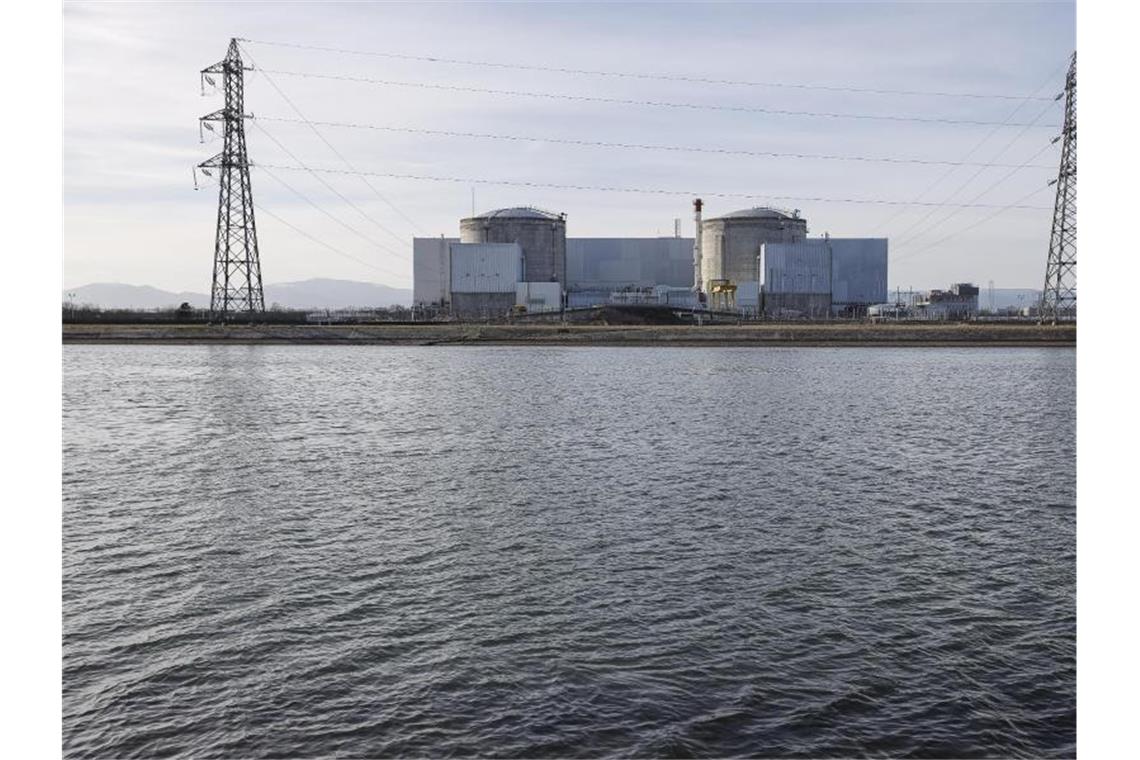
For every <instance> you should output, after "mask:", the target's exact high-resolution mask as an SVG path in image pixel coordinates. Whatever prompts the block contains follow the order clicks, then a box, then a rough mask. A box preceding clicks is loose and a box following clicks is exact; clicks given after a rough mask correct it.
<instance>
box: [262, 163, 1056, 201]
mask: <svg viewBox="0 0 1140 760" xmlns="http://www.w3.org/2000/svg"><path fill="white" fill-rule="evenodd" d="M260 166H263V167H264V166H269V168H271V169H282V170H288V171H312V172H326V173H328V174H353V175H356V174H361V175H365V176H369V177H388V178H392V179H414V180H423V181H427V182H460V183H464V184H475V185H504V186H510V187H537V188H549V189H554V190H590V191H595V192H607V193H640V194H644V195H693V196H709V197H714V198H747V199H753V200H782V201H805V202H815V203H855V204H873V205H888V206H893V205H906V204H911V202H910V201H893V200H884V199H877V198H824V197H808V196H799V195H754V194H748V193H717V192H707V191H698V190H662V189H657V188H643V187H611V186H601V185H567V184H557V183H553V182H527V181H521V180H505V179H484V178H475V177H438V176H427V175H421V174H395V173H388V172H358V171H346V170H344V169H316V168H308V167H303V166H281V165H274V164H268V165H266V164H260ZM917 205H928V206H944V205H950V206H961V207H963V208H996V206H995V205H993V204H984V203H979V204H965V203H962V204H942V203H926V204H917ZM1009 208H1016V209H1032V210H1035V211H1047V210H1048V207H1046V206H1012V207H1009Z"/></svg>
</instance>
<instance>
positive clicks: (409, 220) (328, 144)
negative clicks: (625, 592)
mask: <svg viewBox="0 0 1140 760" xmlns="http://www.w3.org/2000/svg"><path fill="white" fill-rule="evenodd" d="M247 57H249V59H250V63H251V64H253V66H254V69H255V70H258V71H261V72H262V73H263V74H265V81H267V82H269V84H270V86H271V87H273V89H274V90H276V91H277V94H278V95H280V96H281V98H282V99H283V100H284V101H285V102H286V103H288V104H289V107H290V108H292V109H293V113H295V114H297V116H298V117H299V118H300V119H301V120H302V121H303V122H305V123H306V124H308V125H309V128H310V129H311V130H312V131H313V134H315V135H316V136H317V137H318V138H319V139H320V141H321V142H323V143H324V144H325V146H326V147H327V148H328V149H329V150H331V151H332V152H333V154H334V155H335V156H336V157H337V158H339V159H340V160H341V161H342V162H343V163H344V165H345V166H347V167H348V168H350V169H354V168H355V167H354V166H353V165H352V162H351V161H349V160H348V159H347V158H345V157H344V155H343V154H342V153H341V152H340V151H339V150H337V149H336V147H334V146H333V144H332V143H331V142H329V141H328V139H327V138H325V136H324V135H323V134H321V131H320V130H319V129H317V127H316V126H315V125H314V124H313V123H312V122H310V121H309V120H308V118H306V117H305V114H303V113H301V109H300V108H298V107H297V104H296V103H294V102H293V100H292V98H290V97H289V96H288V95H286V94H285V91H284V90H282V89H281V87H280V86H279V85H278V84H277V82H276V81H275V80H274V79H273V77H271V76H269V73H268V72H266V71H265V70H264V69H259V68H258V67H257V65H256V61H254V60H253V57H252V56H249V55H248V51H247ZM361 179H362V180H363V182H364V184H365V185H367V186H368V189H369V190H371V191H372V193H373V194H374V195H375V196H376V197H377V198H379V199H380V200H382V201H383V202H384V203H386V204H388V206H389V207H390V208H391V209H392V210H393V211H395V212H396V213H397V214H399V215H400V216H401V217H403V218H404V220H405V221H406V222H407V223H408V224H410V225H411V226H412V227H413V228H415V229H416V230H418V231H420V232H421V233H424V234H427V233H425V232H424V229H423V228H422V227H420V226H419V225H418V224H416V222H415V221H414V220H413V219H412V218H411V217H410V216H408V215H407V214H405V213H404V212H403V211H401V210H400V209H399V208H398V207H397V206H396V204H394V203H392V201H390V200H388V198H387V197H386V196H385V195H384V194H383V193H381V192H380V191H379V190H377V189H376V187H375V186H374V185H373V184H372V183H371V182H369V181H368V179H367V178H364V177H362V178H361ZM373 221H374V222H375V220H373ZM381 227H383V225H381ZM383 229H384V230H385V231H386V232H390V230H388V229H387V228H386V227H384V228H383Z"/></svg>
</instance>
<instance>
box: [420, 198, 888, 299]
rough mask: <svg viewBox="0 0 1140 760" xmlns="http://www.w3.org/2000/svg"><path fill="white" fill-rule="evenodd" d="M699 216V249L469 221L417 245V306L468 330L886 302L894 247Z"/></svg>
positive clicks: (760, 217) (523, 221)
mask: <svg viewBox="0 0 1140 760" xmlns="http://www.w3.org/2000/svg"><path fill="white" fill-rule="evenodd" d="M693 205H694V212H695V214H694V216H695V219H694V221H695V223H696V235H695V236H694V237H693V238H683V237H681V236H680V234H679V229H678V234H676V235H674V236H673V237H645V238H568V237H567V236H566V216H565V214H556V213H552V212H549V211H543V210H541V209H535V208H530V207H516V208H506V209H498V210H496V211H490V212H487V213H485V214H480V215H478V216H472V217H468V218H466V219H462V220H460V225H459V226H460V237H459V238H458V239H456V238H447V237H442V236H441V237H439V238H416V239H415V240H414V241H413V256H414V262H413V273H414V284H413V298H414V301H415V303H416V304H417V305H418V306H421V307H435V308H437V309H439V310H441V311H443V312H444V313H447V314H450V315H452V316H454V317H456V318H459V319H490V318H499V317H502V316H505V315H506V314H507V312H510V311H515V312H518V311H522V310H525V311H527V312H534V311H549V310H556V309H562V308H579V307H587V306H596V305H601V304H607V303H621V304H657V305H669V306H676V307H678V308H684V309H695V308H700V309H711V310H714V311H719V312H731V313H737V314H740V315H742V316H746V317H760V316H766V317H770V318H810V319H824V318H830V317H833V316H846V317H850V316H862V315H865V314H866V313H867V307H868V306H870V305H872V304H877V303H882V302H883V301H885V300H886V297H887V241H886V239H883V238H868V239H862V238H831V237H828V236H824V237H822V238H815V239H811V238H808V236H807V234H808V228H807V220H806V219H804V218H803V217H802V216H801V215H800V212H799V210H793V211H785V210H782V209H775V208H767V207H759V208H751V209H743V210H740V211H733V212H731V213H728V214H724V215H721V216H717V217H713V218H710V219H702V206H703V204H702V202H701V201H700V200H699V199H698V200H697V201H695V202H694V204H693Z"/></svg>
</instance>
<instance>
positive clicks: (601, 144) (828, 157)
mask: <svg viewBox="0 0 1140 760" xmlns="http://www.w3.org/2000/svg"><path fill="white" fill-rule="evenodd" d="M257 118H258V120H260V121H277V122H282V123H286V124H300V123H303V122H301V121H300V120H298V119H289V118H284V117H278V116H258V117H257ZM311 123H312V124H317V125H320V126H322V127H333V128H337V129H370V130H377V131H381V132H399V133H403V134H414V135H434V136H439V137H467V138H474V139H485V140H507V141H512V142H532V143H553V144H556V145H578V146H583V147H598V148H627V149H635V150H660V151H669V152H678V153H705V154H717V155H727V156H755V157H758V158H797V159H819V160H821V161H865V162H873V163H888V164H922V165H933V166H985V167H1003V168H1011V167H1014V166H1018V164H994V163H981V162H968V161H943V160H938V159H924V158H898V157H891V156H843V155H833V154H828V153H781V152H778V151H766V150H743V149H736V148H704V147H699V146H689V145H654V144H650V143H625V142H608V141H604V140H576V139H571V138H563V137H537V136H530V135H504V134H494V133H488V132H458V131H454V130H446V129H423V128H419V127H393V126H387V125H383V124H360V123H354V122H343V121H313V122H311ZM1026 168H1035V169H1052V168H1053V166H1052V165H1048V164H1040V165H1033V166H1032V167H1026Z"/></svg>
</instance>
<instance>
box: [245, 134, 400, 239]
mask: <svg viewBox="0 0 1140 760" xmlns="http://www.w3.org/2000/svg"><path fill="white" fill-rule="evenodd" d="M253 125H254V126H255V127H257V129H258V130H259V131H260V132H261V133H262V134H263V135H265V136H266V137H268V138H269V139H270V140H272V141H273V143H274V144H275V145H276V146H277V147H278V148H280V149H281V150H282V151H284V152H285V155H287V156H289V158H291V159H293V160H294V161H296V162H297V163H298V164H299V165H300V166H301V167H303V168H304V169H305V170H306V171H308V172H309V174H311V175H312V176H313V178H314V179H316V180H317V181H318V182H320V183H321V184H322V185H324V186H325V187H326V188H328V190H329V191H330V192H332V193H333V194H334V195H336V197H338V198H340V199H341V200H342V201H344V202H345V203H347V204H348V205H350V206H352V208H354V209H356V211H357V213H359V214H360V215H361V216H362V217H364V218H365V219H367V220H368V221H370V222H372V223H373V224H375V225H376V226H377V227H379V228H380V229H382V230H384V232H386V233H388V234H389V235H391V236H392V237H393V238H395V239H396V240H397V241H399V242H400V244H401V245H406V244H407V241H406V240H405V239H404V238H402V237H400V236H399V235H397V234H396V233H395V232H393V231H392V230H390V229H389V228H388V227H387V226H385V225H384V224H382V223H381V222H379V221H377V220H376V218H375V217H373V216H372V215H371V214H369V213H368V212H366V211H365V210H364V209H362V208H360V206H358V205H356V203H354V202H353V201H352V200H351V199H349V198H347V197H345V196H344V195H343V194H342V193H341V192H340V191H339V190H337V189H336V188H335V187H333V186H332V185H331V184H329V182H328V180H326V179H325V178H324V177H322V176H320V175H319V174H316V173H315V172H313V171H312V170H311V169H309V167H308V164H306V163H305V162H304V161H302V160H301V159H299V158H297V156H296V154H294V153H293V151H291V150H289V149H288V148H286V147H285V146H284V145H283V144H282V143H281V141H280V140H278V139H277V138H276V137H274V136H273V135H272V134H270V133H269V130H267V129H266V128H265V127H263V126H261V125H260V124H258V123H257V121H256V120H255V121H254V122H253ZM258 166H261V165H260V164H259V165H258ZM375 245H378V246H380V243H375ZM380 247H384V246H380ZM385 250H390V249H387V248H386V249H385ZM392 252H393V253H395V251H392ZM396 255H401V254H396Z"/></svg>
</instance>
